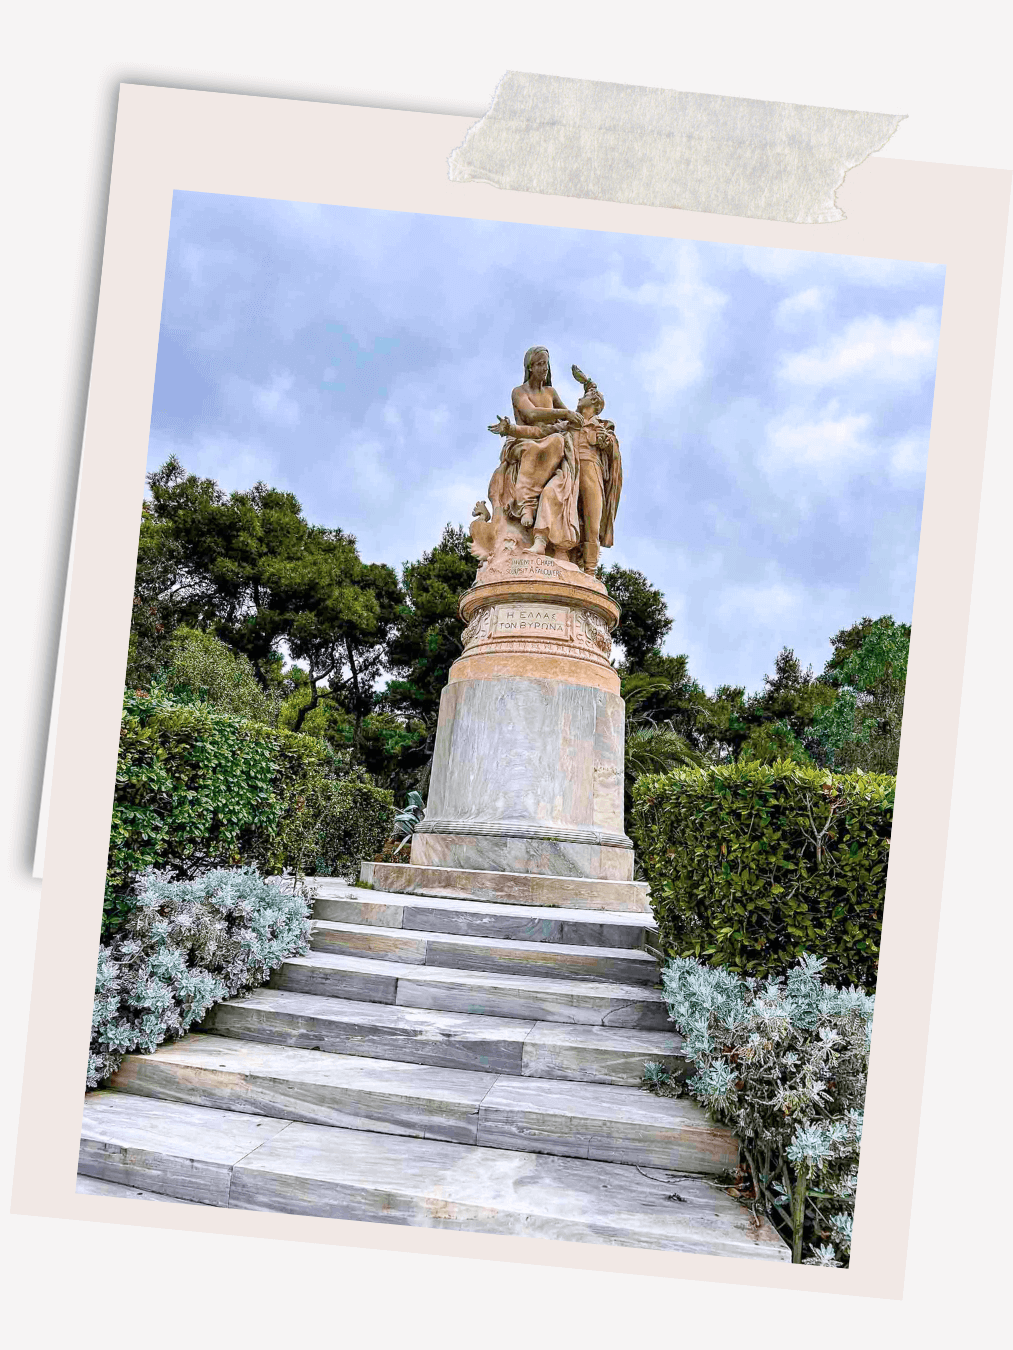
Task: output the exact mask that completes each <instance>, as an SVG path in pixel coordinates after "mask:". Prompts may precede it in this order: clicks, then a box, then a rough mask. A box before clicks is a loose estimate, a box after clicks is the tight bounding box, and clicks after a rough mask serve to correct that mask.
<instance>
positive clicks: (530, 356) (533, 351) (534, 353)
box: [524, 347, 552, 384]
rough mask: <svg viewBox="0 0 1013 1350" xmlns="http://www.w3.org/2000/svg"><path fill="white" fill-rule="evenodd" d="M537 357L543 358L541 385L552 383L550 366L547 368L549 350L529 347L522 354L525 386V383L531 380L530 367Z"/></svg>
mask: <svg viewBox="0 0 1013 1350" xmlns="http://www.w3.org/2000/svg"><path fill="white" fill-rule="evenodd" d="M539 356H544V357H545V379H544V380H543V381H542V383H543V384H551V383H552V370H551V368H550V366H549V349H548V347H529V348H528V349H527V351H526V352H525V353H524V383H525V384H527V382H528V381H529V380H530V379H531V370H532V367H533V366H534V364H535V358H536V357H539Z"/></svg>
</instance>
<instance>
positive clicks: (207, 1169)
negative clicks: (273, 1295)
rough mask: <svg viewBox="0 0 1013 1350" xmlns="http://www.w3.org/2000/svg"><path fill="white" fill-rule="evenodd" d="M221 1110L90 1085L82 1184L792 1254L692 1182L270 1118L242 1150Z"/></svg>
mask: <svg viewBox="0 0 1013 1350" xmlns="http://www.w3.org/2000/svg"><path fill="white" fill-rule="evenodd" d="M227 1114H228V1113H227V1112H222V1111H217V1110H214V1109H211V1108H208V1107H199V1106H188V1105H181V1104H178V1103H174V1102H161V1101H154V1100H151V1099H147V1098H141V1097H134V1096H131V1095H130V1094H127V1093H119V1092H109V1091H106V1092H96V1093H91V1094H89V1096H88V1097H87V1098H86V1100H85V1109H84V1128H83V1132H82V1143H81V1172H82V1174H83V1178H84V1180H85V1184H87V1182H88V1181H91V1184H92V1185H96V1186H103V1187H107V1188H108V1189H105V1190H102V1191H92V1192H91V1193H92V1194H123V1195H125V1196H131V1195H133V1196H137V1195H139V1194H140V1195H142V1196H143V1198H150V1199H155V1198H160V1199H163V1200H165V1199H170V1198H171V1199H176V1198H179V1199H184V1200H186V1201H189V1202H191V1203H192V1202H193V1194H194V1189H195V1188H194V1186H193V1184H192V1182H191V1180H190V1178H191V1174H198V1175H200V1176H201V1177H202V1178H206V1179H207V1182H208V1184H207V1186H206V1189H205V1192H204V1194H203V1195H202V1197H201V1198H202V1200H203V1203H205V1204H218V1205H223V1206H227V1207H229V1208H233V1209H251V1210H262V1211H273V1212H276V1213H284V1214H308V1215H315V1216H319V1217H322V1218H331V1219H356V1220H360V1221H364V1222H371V1223H397V1224H406V1225H410V1226H412V1227H423V1228H446V1229H457V1230H463V1231H466V1232H473V1233H497V1234H508V1235H517V1236H522V1237H539V1238H547V1239H555V1240H558V1241H566V1242H595V1243H603V1244H606V1245H611V1246H625V1247H642V1248H648V1249H651V1250H656V1251H679V1252H692V1253H696V1254H699V1255H704V1256H733V1257H745V1258H750V1259H758V1260H769V1261H789V1262H790V1260H791V1253H790V1251H789V1249H788V1248H787V1247H786V1246H785V1245H784V1243H783V1242H781V1240H780V1238H779V1237H778V1236H777V1234H776V1233H775V1232H774V1230H773V1229H772V1228H771V1227H770V1226H769V1225H768V1224H766V1223H763V1224H762V1225H761V1227H759V1228H756V1227H755V1226H754V1225H753V1223H752V1220H751V1217H750V1215H749V1213H748V1211H747V1210H745V1209H744V1208H743V1207H742V1206H741V1205H738V1204H736V1202H735V1201H734V1200H732V1199H731V1198H730V1197H729V1196H728V1195H726V1194H725V1192H724V1191H723V1190H721V1189H720V1188H719V1187H717V1186H715V1185H713V1184H711V1183H709V1182H707V1181H705V1180H704V1179H702V1178H697V1177H679V1178H674V1177H672V1176H671V1175H670V1174H668V1173H667V1172H663V1171H659V1172H656V1173H654V1174H653V1175H650V1174H648V1175H646V1176H645V1175H644V1174H643V1173H641V1172H639V1171H637V1169H636V1168H635V1167H627V1166H623V1165H622V1164H619V1163H608V1162H592V1161H588V1160H585V1159H575V1158H560V1157H553V1156H551V1155H547V1154H538V1153H523V1152H517V1151H516V1150H508V1149H489V1148H482V1147H477V1146H474V1145H465V1144H452V1143H443V1142H440V1141H438V1140H432V1139H413V1138H404V1137H397V1138H392V1137H391V1136H390V1135H383V1134H375V1133H371V1132H366V1131H357V1130H344V1129H334V1128H328V1127H326V1126H321V1125H308V1124H302V1123H299V1122H289V1121H281V1120H274V1121H272V1122H271V1124H272V1125H273V1126H275V1127H276V1128H275V1132H274V1133H273V1134H271V1135H269V1136H265V1137H264V1138H263V1139H261V1140H254V1141H253V1142H252V1143H251V1145H250V1147H248V1148H247V1147H246V1144H247V1142H249V1141H247V1140H245V1139H239V1138H237V1137H234V1136H231V1137H230V1143H229V1144H228V1145H226V1144H224V1143H223V1136H222V1132H221V1131H222V1126H223V1124H226V1125H227V1122H225V1121H223V1117H225V1116H226V1115H227ZM249 1119H250V1117H246V1120H249ZM212 1178H213V1182H212ZM80 1184H81V1183H80V1182H79V1185H80ZM82 1188H84V1187H82ZM676 1195H678V1197H679V1199H678V1200H677V1199H675V1196H676Z"/></svg>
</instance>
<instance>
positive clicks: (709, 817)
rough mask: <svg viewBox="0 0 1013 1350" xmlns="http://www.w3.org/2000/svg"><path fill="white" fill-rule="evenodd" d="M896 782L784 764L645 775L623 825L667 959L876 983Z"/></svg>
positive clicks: (756, 973) (869, 984)
mask: <svg viewBox="0 0 1013 1350" xmlns="http://www.w3.org/2000/svg"><path fill="white" fill-rule="evenodd" d="M895 784H896V779H894V778H891V777H888V776H886V775H881V774H861V773H856V774H831V773H829V772H827V771H826V770H821V769H815V768H809V767H808V766H803V765H800V764H795V763H792V762H791V761H788V760H779V761H778V762H777V763H775V764H772V765H765V764H758V763H755V762H750V763H741V764H729V765H720V766H717V767H713V768H706V769H677V770H675V771H674V772H673V773H669V774H664V775H650V776H646V777H644V778H641V779H640V780H639V781H638V782H637V784H636V786H635V787H634V790H633V816H632V820H631V823H630V833H631V834H632V836H633V839H634V842H635V843H636V846H637V850H638V857H639V859H640V863H641V865H642V866H643V869H644V872H645V874H646V876H647V879H648V881H649V882H650V885H651V904H652V906H653V909H654V914H655V918H656V919H657V921H658V926H659V938H660V942H661V946H662V947H663V948H664V951H665V953H666V955H668V956H670V957H677V956H682V957H685V956H691V957H696V958H697V959H700V960H705V961H709V962H710V963H711V964H712V965H715V966H718V965H720V966H728V967H730V968H732V969H733V970H737V971H738V972H739V973H740V974H743V975H751V976H759V977H764V976H767V975H782V974H785V973H786V972H787V971H788V970H789V969H790V968H791V967H792V966H793V965H794V963H795V962H796V961H797V960H798V958H799V957H800V956H801V955H802V954H803V953H804V952H809V953H810V954H812V955H814V956H821V957H825V958H826V962H827V965H826V978H827V979H828V980H830V981H833V982H836V983H844V984H847V983H854V984H858V985H859V986H861V987H862V988H864V989H867V990H871V989H874V988H875V985H876V967H877V961H878V957H879V942H880V933H881V930H882V923H883V896H884V892H885V889H886V868H887V860H888V858H889V853H890V833H891V828H892V824H893V802H894V789H895Z"/></svg>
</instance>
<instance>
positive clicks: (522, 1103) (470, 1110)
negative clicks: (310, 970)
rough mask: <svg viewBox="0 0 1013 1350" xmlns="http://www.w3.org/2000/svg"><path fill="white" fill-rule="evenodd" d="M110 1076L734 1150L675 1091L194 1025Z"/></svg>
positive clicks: (574, 1142) (660, 1149) (427, 1119)
mask: <svg viewBox="0 0 1013 1350" xmlns="http://www.w3.org/2000/svg"><path fill="white" fill-rule="evenodd" d="M110 1086H111V1087H113V1088H114V1089H116V1090H118V1091H122V1092H133V1093H137V1094H139V1095H141V1096H147V1097H157V1098H160V1099H161V1100H163V1101H178V1102H186V1103H188V1104H189V1105H192V1106H211V1107H215V1108H217V1109H220V1110H224V1111H229V1112H234V1113H236V1114H237V1115H239V1114H240V1113H246V1114H249V1115H253V1116H262V1117H275V1118H278V1119H285V1120H302V1121H305V1122H307V1123H309V1124H313V1125H334V1126H338V1127H341V1128H345V1129H353V1130H375V1131H378V1132H379V1133H382V1134H398V1135H413V1136H417V1137H421V1138H426V1139H442V1140H444V1141H447V1142H450V1143H458V1144H478V1145H481V1146H483V1147H490V1148H508V1149H524V1150H526V1151H527V1152H531V1153H553V1154H560V1155H563V1156H566V1157H572V1158H595V1159H597V1160H598V1161H600V1162H622V1163H633V1164H639V1165H641V1166H650V1167H674V1168H678V1169H679V1170H680V1171H686V1172H704V1173H717V1172H724V1171H726V1170H728V1169H729V1168H733V1167H734V1166H735V1164H736V1162H737V1160H738V1145H737V1143H736V1141H735V1139H734V1137H733V1135H732V1134H731V1132H730V1131H729V1130H727V1129H725V1128H724V1127H723V1126H719V1125H715V1124H714V1123H713V1122H712V1121H711V1120H710V1119H709V1118H708V1116H707V1114H706V1112H705V1111H703V1109H702V1108H701V1107H700V1106H698V1105H697V1104H696V1103H695V1102H692V1101H688V1100H684V1099H682V1098H672V1097H654V1096H651V1095H650V1094H649V1093H647V1092H644V1091H643V1090H642V1089H639V1088H631V1087H613V1086H610V1085H607V1084H599V1083H568V1082H559V1081H552V1080H550V1079H545V1078H523V1077H513V1076H510V1075H507V1074H496V1073H482V1072H478V1071H476V1070H472V1069H444V1068H437V1067H434V1066H432V1065H428V1064H404V1063H400V1062H397V1061H393V1060H382V1059H368V1058H363V1057H360V1056H354V1055H329V1054H322V1053H321V1052H320V1051H318V1050H300V1049H295V1048H293V1047H291V1046H282V1045H265V1044H263V1043H260V1042H254V1041H242V1040H234V1039H232V1038H230V1037H224V1036H210V1035H201V1034H199V1033H197V1034H191V1035H188V1036H184V1037H183V1038H182V1039H181V1040H179V1041H176V1042H174V1043H171V1044H168V1043H167V1044H165V1045H161V1046H159V1048H158V1049H157V1050H156V1051H155V1052H154V1053H153V1054H150V1055H136V1054H134V1055H128V1056H127V1057H126V1058H125V1059H124V1061H123V1064H122V1067H121V1068H120V1069H119V1071H118V1072H117V1073H116V1074H115V1075H114V1076H113V1078H112V1079H111V1082H110Z"/></svg>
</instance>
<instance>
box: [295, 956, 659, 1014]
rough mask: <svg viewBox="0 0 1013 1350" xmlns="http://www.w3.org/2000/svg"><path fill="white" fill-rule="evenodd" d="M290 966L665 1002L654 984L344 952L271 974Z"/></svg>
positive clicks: (307, 959) (298, 959) (304, 958)
mask: <svg viewBox="0 0 1013 1350" xmlns="http://www.w3.org/2000/svg"><path fill="white" fill-rule="evenodd" d="M345 962H355V965H354V966H351V967H349V966H347V965H345V964H344V963H345ZM293 963H295V964H299V965H313V964H316V965H318V966H320V967H321V968H322V969H329V970H335V971H346V972H347V973H349V974H355V973H361V974H364V975H387V976H390V977H391V978H392V979H404V980H434V981H435V980H446V981H449V982H452V983H454V984H468V983H472V984H474V985H475V986H476V987H480V988H488V987H489V986H490V985H491V984H493V983H496V984H500V983H502V984H503V985H504V987H505V988H507V989H512V990H515V991H517V992H518V993H523V992H524V991H525V989H527V990H528V991H530V992H531V993H545V994H559V995H569V994H575V995H583V996H584V997H586V998H592V997H598V998H606V997H609V998H624V999H626V1001H627V1002H630V1003H664V1001H665V997H664V994H663V993H662V991H661V989H660V987H659V986H657V985H653V984H623V983H622V982H621V981H620V980H574V979H553V978H552V977H551V976H549V975H515V974H513V973H512V972H504V973H502V974H500V973H499V972H498V971H495V970H470V969H468V967H466V966H424V965H420V964H415V963H413V962H410V961H383V960H380V959H379V958H378V957H372V956H346V955H344V954H343V953H340V954H339V953H337V952H317V951H312V950H310V951H308V952H306V953H305V954H304V955H303V956H289V957H286V959H285V960H284V961H283V962H282V963H281V965H280V966H279V967H278V970H276V971H275V972H274V974H275V975H277V973H278V971H280V970H282V969H284V967H285V966H286V965H290V964H293ZM332 963H333V964H332ZM338 963H341V964H338ZM272 978H273V977H272ZM272 987H273V986H272ZM546 1020H548V1019H546Z"/></svg>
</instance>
